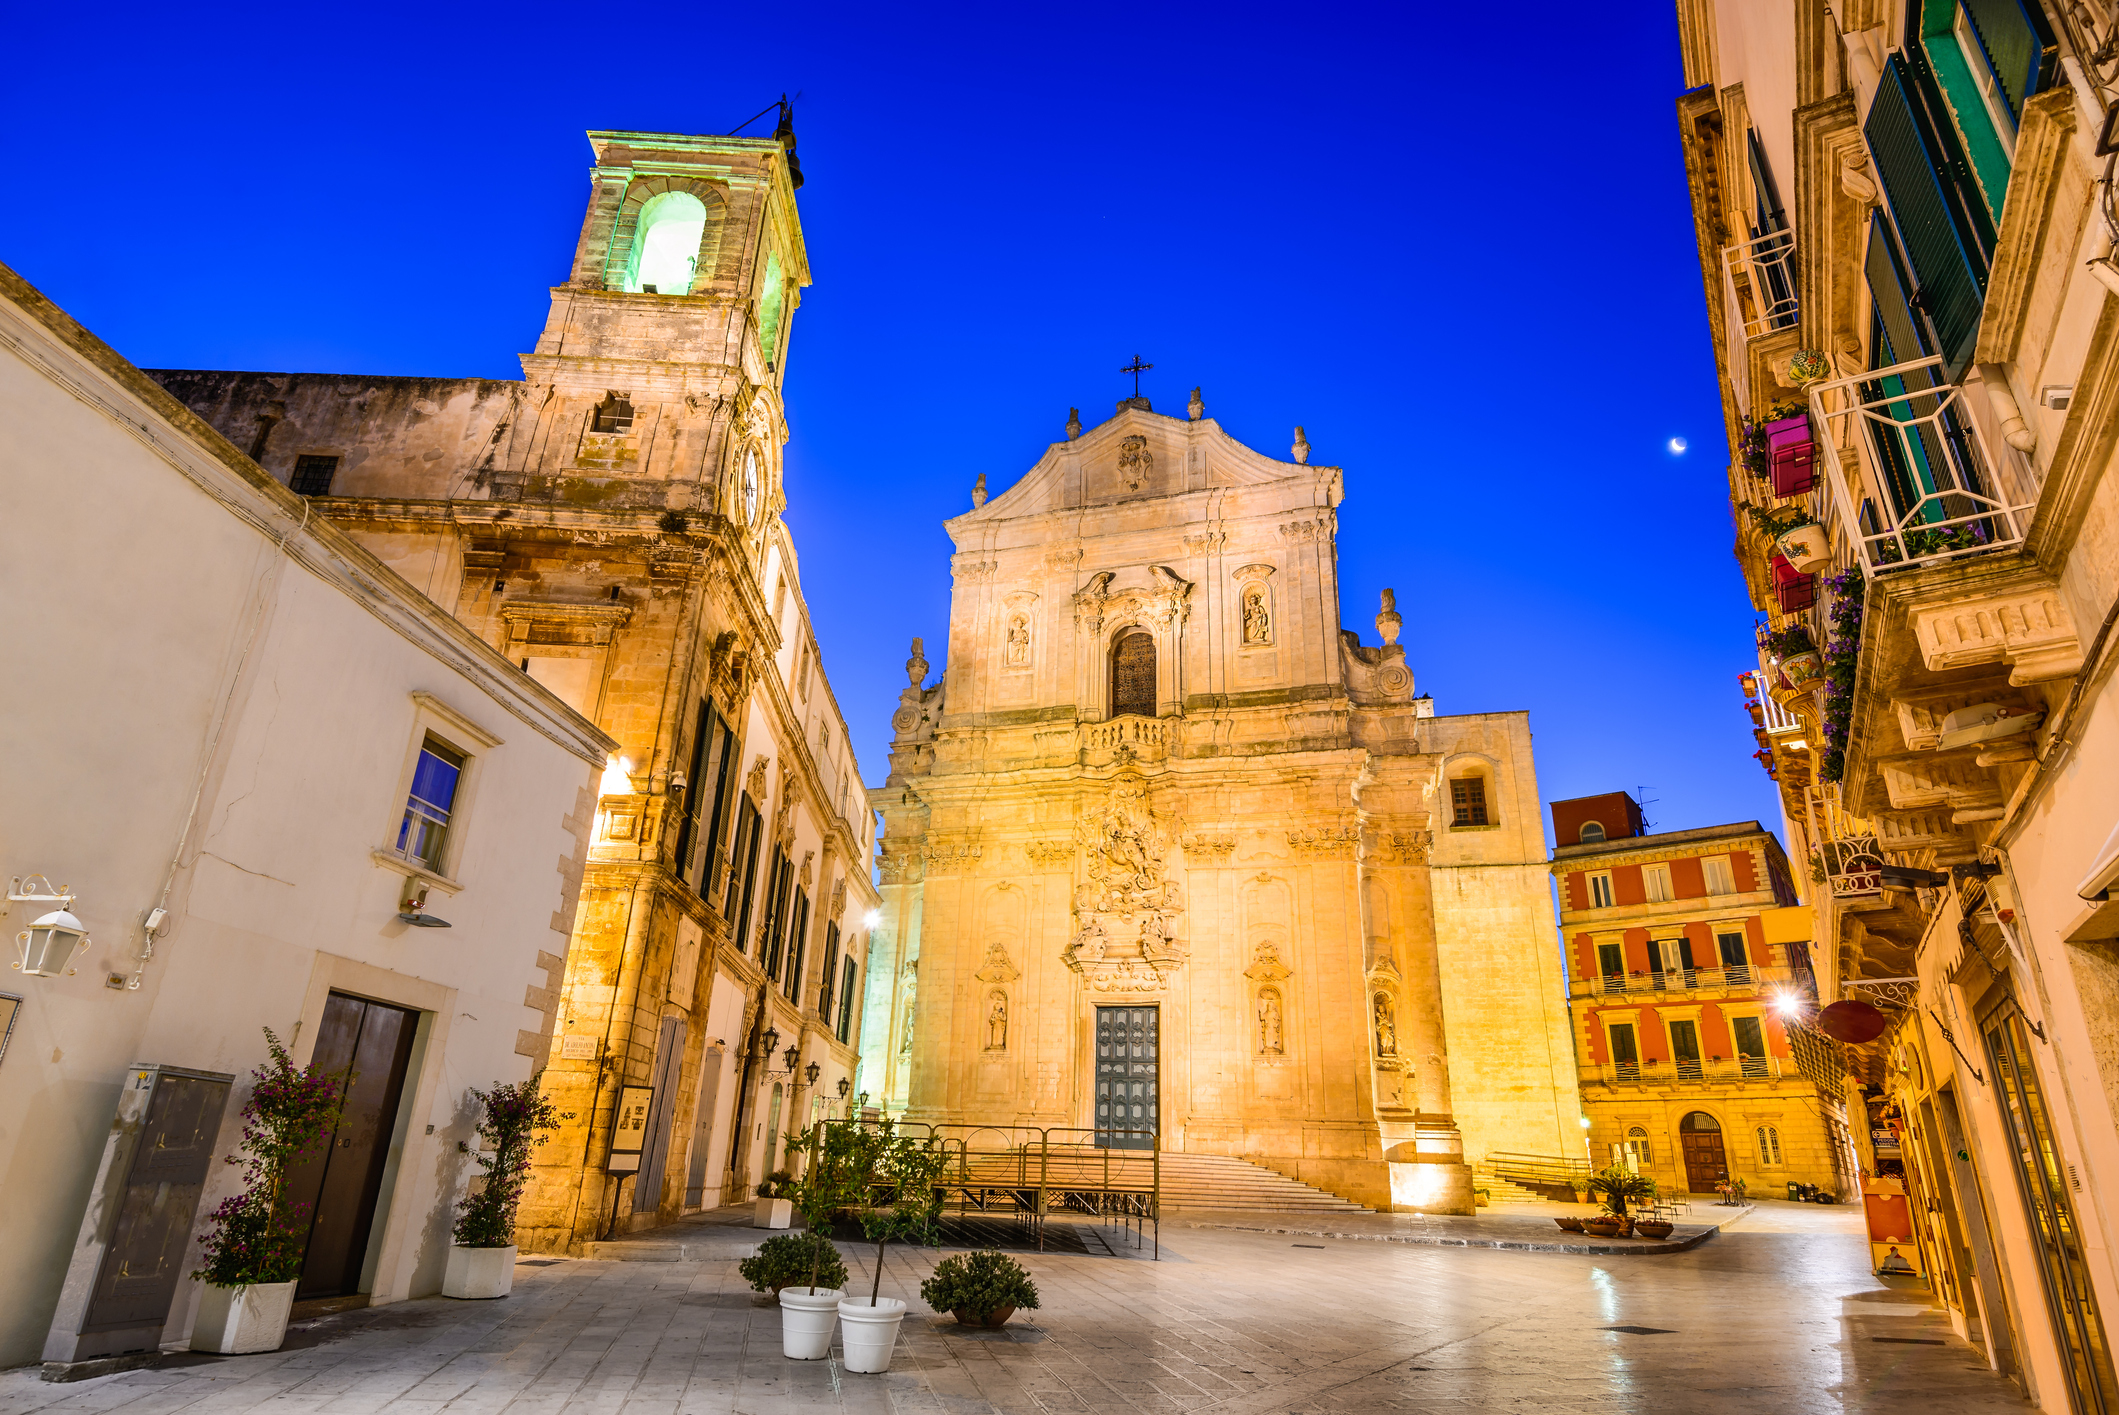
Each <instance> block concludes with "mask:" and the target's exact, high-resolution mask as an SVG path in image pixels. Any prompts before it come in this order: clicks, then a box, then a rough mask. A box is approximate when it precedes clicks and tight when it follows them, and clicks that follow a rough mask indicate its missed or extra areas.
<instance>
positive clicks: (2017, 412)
mask: <svg viewBox="0 0 2119 1415" xmlns="http://www.w3.org/2000/svg"><path fill="white" fill-rule="evenodd" d="M1979 380H1980V382H1981V383H1983V384H1985V385H1986V390H1987V405H1988V406H1989V407H1991V408H1992V409H1993V410H1994V420H1995V421H1996V422H1998V423H2000V424H2001V440H2002V441H2004V442H2006V443H2008V444H2009V446H2011V447H2013V448H2015V449H2016V450H2017V451H2018V452H2029V451H2030V450H2032V449H2033V448H2035V447H2036V446H2037V445H2038V435H2037V434H2036V433H2034V432H2032V431H2031V427H2030V424H2029V423H2026V422H2025V421H2024V420H2023V409H2022V408H2021V407H2019V406H2017V403H2016V393H2015V390H2014V389H2012V388H2010V387H2009V380H2008V375H2006V374H2004V373H2003V372H2002V371H2001V365H2000V364H1981V365H1980V366H1979Z"/></svg>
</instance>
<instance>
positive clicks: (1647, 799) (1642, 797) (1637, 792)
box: [1633, 786, 1662, 835]
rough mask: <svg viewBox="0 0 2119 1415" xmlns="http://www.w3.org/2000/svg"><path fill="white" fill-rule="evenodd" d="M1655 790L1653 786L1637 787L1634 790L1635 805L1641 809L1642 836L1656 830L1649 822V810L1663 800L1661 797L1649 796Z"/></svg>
mask: <svg viewBox="0 0 2119 1415" xmlns="http://www.w3.org/2000/svg"><path fill="white" fill-rule="evenodd" d="M1655 789H1656V788H1655V787H1653V786H1636V787H1634V788H1633V803H1634V804H1635V805H1636V806H1639V807H1640V808H1641V834H1643V835H1647V834H1649V833H1650V832H1651V831H1652V830H1653V829H1654V827H1653V826H1651V825H1650V824H1649V822H1648V808H1649V807H1650V806H1653V805H1656V804H1658V803H1659V802H1660V801H1661V800H1662V797H1660V796H1651V795H1649V794H1648V793H1649V792H1651V791H1653V790H1655Z"/></svg>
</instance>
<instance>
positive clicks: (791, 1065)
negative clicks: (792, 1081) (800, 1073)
mask: <svg viewBox="0 0 2119 1415" xmlns="http://www.w3.org/2000/svg"><path fill="white" fill-rule="evenodd" d="M801 1059H802V1048H800V1047H789V1048H788V1049H787V1074H788V1075H790V1076H792V1075H794V1074H795V1063H796V1062H798V1061H800V1060H801Z"/></svg>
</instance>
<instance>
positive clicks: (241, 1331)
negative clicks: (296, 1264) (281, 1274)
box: [191, 1282, 295, 1356]
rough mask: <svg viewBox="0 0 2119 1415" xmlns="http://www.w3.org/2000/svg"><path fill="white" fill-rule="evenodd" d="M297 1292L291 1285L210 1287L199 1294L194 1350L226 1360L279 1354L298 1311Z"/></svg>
mask: <svg viewBox="0 0 2119 1415" xmlns="http://www.w3.org/2000/svg"><path fill="white" fill-rule="evenodd" d="M294 1288H295V1284H293V1283H291V1282H253V1283H251V1284H249V1285H248V1286H247V1287H221V1286H219V1285H217V1284H215V1283H210V1282H209V1283H207V1284H206V1290H205V1291H204V1292H202V1293H200V1294H199V1316H198V1320H197V1321H195V1322H193V1323H192V1326H191V1349H192V1350H193V1351H212V1352H216V1353H218V1354H220V1355H223V1356H245V1355H249V1354H251V1353H253V1352H258V1351H277V1350H279V1349H280V1343H281V1342H283V1341H285V1340H286V1339H287V1318H288V1316H289V1315H290V1314H292V1313H293V1311H294Z"/></svg>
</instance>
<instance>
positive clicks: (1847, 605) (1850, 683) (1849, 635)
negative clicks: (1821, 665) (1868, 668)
mask: <svg viewBox="0 0 2119 1415" xmlns="http://www.w3.org/2000/svg"><path fill="white" fill-rule="evenodd" d="M1825 588H1826V589H1828V590H1830V591H1831V592H1832V607H1831V609H1830V610H1828V611H1827V614H1826V618H1827V621H1828V622H1829V624H1830V626H1831V635H1830V637H1829V638H1828V639H1827V640H1826V642H1825V655H1824V658H1825V719H1824V730H1825V750H1824V759H1823V760H1822V761H1820V762H1819V763H1818V769H1817V775H1818V779H1819V780H1821V781H1838V780H1839V779H1840V776H1841V774H1842V773H1843V772H1844V771H1845V770H1846V766H1847V733H1848V730H1849V727H1850V725H1851V724H1852V722H1853V718H1854V668H1855V663H1856V661H1857V660H1858V659H1859V658H1860V656H1861V623H1862V600H1863V594H1864V592H1865V590H1866V588H1867V586H1866V585H1865V584H1864V582H1863V580H1862V573H1861V570H1860V569H1859V568H1850V569H1846V570H1842V571H1840V572H1839V573H1838V574H1837V575H1832V576H1828V577H1827V578H1826V580H1825Z"/></svg>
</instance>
